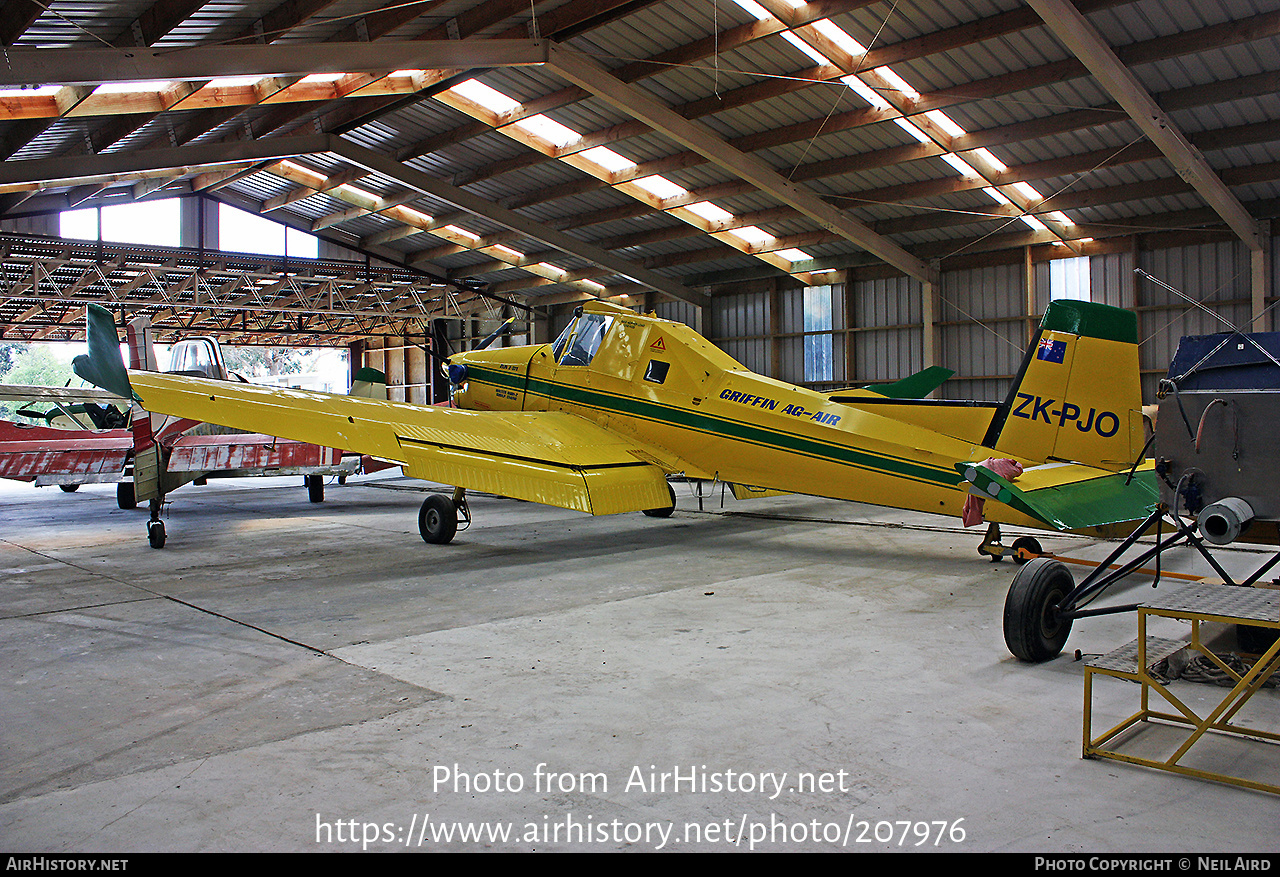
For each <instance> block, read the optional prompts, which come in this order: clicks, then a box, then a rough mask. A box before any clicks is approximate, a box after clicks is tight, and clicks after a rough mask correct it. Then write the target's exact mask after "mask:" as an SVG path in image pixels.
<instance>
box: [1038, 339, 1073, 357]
mask: <svg viewBox="0 0 1280 877" xmlns="http://www.w3.org/2000/svg"><path fill="white" fill-rule="evenodd" d="M1066 355H1067V342H1065V341H1054V340H1053V339H1052V338H1044V339H1042V340H1041V341H1040V344H1039V345H1038V346H1037V347H1036V359H1043V360H1044V361H1045V362H1059V363H1060V362H1062V359H1063V357H1065V356H1066Z"/></svg>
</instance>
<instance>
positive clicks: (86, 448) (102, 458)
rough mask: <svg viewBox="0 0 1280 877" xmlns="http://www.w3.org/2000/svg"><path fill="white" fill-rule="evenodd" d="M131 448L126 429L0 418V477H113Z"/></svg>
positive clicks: (130, 440) (107, 478) (117, 474)
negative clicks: (71, 426)
mask: <svg viewBox="0 0 1280 877" xmlns="http://www.w3.org/2000/svg"><path fill="white" fill-rule="evenodd" d="M132 450H133V434H132V433H130V432H129V430H127V429H111V430H104V431H101V432H95V431H92V430H84V429H52V428H50V427H47V426H30V425H27V424H22V423H11V422H9V421H7V420H0V478H13V479H16V480H18V481H32V480H35V479H37V478H41V477H54V478H56V477H58V476H68V477H74V478H78V479H80V480H84V481H93V480H112V481H116V480H119V477H120V474H121V473H122V472H123V471H124V465H125V462H126V461H127V460H128V457H129V453H130V452H131V451H132Z"/></svg>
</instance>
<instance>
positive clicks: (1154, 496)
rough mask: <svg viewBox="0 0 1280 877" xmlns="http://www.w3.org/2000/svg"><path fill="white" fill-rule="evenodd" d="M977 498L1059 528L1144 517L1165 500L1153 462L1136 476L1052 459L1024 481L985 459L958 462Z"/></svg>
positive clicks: (1034, 468) (1080, 527)
mask: <svg viewBox="0 0 1280 877" xmlns="http://www.w3.org/2000/svg"><path fill="white" fill-rule="evenodd" d="M956 469H957V470H959V472H960V474H961V475H963V476H964V477H965V480H966V481H968V482H969V483H970V484H972V487H971V488H970V491H971V492H972V493H973V494H975V495H976V496H981V497H984V498H989V499H993V500H995V501H997V502H1002V503H1004V504H1005V505H1007V506H1009V507H1010V508H1013V509H1016V510H1017V511H1019V512H1022V513H1023V514H1026V515H1030V516H1031V517H1033V518H1036V519H1037V520H1040V521H1043V522H1044V523H1046V524H1048V525H1049V526H1050V527H1053V528H1054V529H1057V530H1084V529H1088V528H1091V527H1103V526H1106V525H1109V524H1120V523H1124V522H1127V521H1141V520H1144V519H1145V518H1146V517H1147V516H1148V515H1150V514H1151V512H1152V511H1154V510H1155V507H1156V503H1157V502H1158V501H1159V499H1160V494H1159V490H1158V489H1157V487H1156V476H1155V472H1154V470H1153V469H1152V467H1151V464H1150V463H1148V464H1146V465H1145V466H1142V467H1139V468H1138V470H1137V471H1136V472H1134V473H1133V477H1132V478H1130V476H1129V473H1128V472H1107V471H1104V470H1100V469H1094V468H1092V467H1089V466H1083V465H1081V464H1079V463H1048V464H1045V465H1043V466H1032V467H1029V468H1027V469H1025V470H1023V473H1022V475H1021V476H1020V477H1019V478H1018V483H1017V484H1016V485H1015V484H1014V483H1013V482H1011V481H1008V480H1006V479H1004V478H1001V477H1000V476H999V475H997V474H996V473H995V472H992V471H991V470H990V469H988V468H986V467H985V466H983V465H982V464H980V463H957V464H956Z"/></svg>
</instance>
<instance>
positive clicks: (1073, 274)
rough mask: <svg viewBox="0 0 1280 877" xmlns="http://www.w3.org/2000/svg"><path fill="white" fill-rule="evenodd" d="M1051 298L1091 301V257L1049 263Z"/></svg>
mask: <svg viewBox="0 0 1280 877" xmlns="http://www.w3.org/2000/svg"><path fill="white" fill-rule="evenodd" d="M1049 298H1051V299H1059V298H1072V299H1076V300H1078V301H1088V300H1089V257H1088V256H1076V257H1075V258H1074V259H1054V260H1053V261H1052V262H1050V263H1049Z"/></svg>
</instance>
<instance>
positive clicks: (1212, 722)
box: [1083, 582, 1280, 795]
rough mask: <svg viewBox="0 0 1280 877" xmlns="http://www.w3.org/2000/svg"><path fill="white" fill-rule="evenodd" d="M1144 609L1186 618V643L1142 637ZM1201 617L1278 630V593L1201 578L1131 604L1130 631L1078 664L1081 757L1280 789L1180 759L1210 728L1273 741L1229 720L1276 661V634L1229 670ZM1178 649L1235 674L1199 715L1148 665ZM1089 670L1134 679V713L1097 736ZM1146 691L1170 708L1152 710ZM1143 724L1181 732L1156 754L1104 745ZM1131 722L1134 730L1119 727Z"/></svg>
mask: <svg viewBox="0 0 1280 877" xmlns="http://www.w3.org/2000/svg"><path fill="white" fill-rule="evenodd" d="M1152 616H1163V617H1166V618H1178V619H1183V620H1187V621H1190V622H1191V640H1190V642H1185V641H1182V640H1169V639H1162V638H1159V637H1154V636H1148V635H1147V621H1148V619H1150V618H1151V617H1152ZM1206 621H1212V622H1219V623H1224V624H1249V625H1253V626H1255V627H1265V628H1271V629H1277V630H1280V592H1278V591H1274V590H1269V589H1265V588H1248V587H1233V586H1230V585H1218V584H1207V583H1203V582H1201V583H1197V584H1192V585H1187V586H1185V587H1183V588H1180V589H1176V590H1173V591H1170V592H1168V593H1166V594H1161V595H1160V596H1159V597H1157V598H1156V599H1153V600H1151V601H1149V602H1147V603H1144V604H1142V605H1141V606H1139V607H1138V638H1137V639H1136V640H1134V641H1133V642H1131V643H1128V644H1127V645H1125V646H1122V647H1121V648H1119V649H1116V650H1115V651H1113V652H1111V653H1109V654H1107V655H1103V656H1102V657H1100V658H1095V659H1092V660H1090V661H1088V662H1086V663H1085V670H1084V752H1083V756H1084V757H1085V758H1110V759H1113V760H1115V761H1124V762H1128V763H1130V764H1140V765H1144V766H1146V767H1154V768H1158V769H1160V770H1167V771H1171V772H1173V773H1179V774H1185V775H1187V776H1194V777H1200V778H1201V779H1211V780H1217V781H1219V782H1224V783H1231V784H1233V785H1238V786H1243V787H1245V788H1250V789H1257V790H1259V791H1263V792H1271V793H1272V794H1277V795H1280V785H1277V784H1275V783H1266V782H1260V781H1258V780H1251V779H1247V778H1244V777H1238V776H1231V775H1228V774H1225V773H1216V772H1213V771H1210V770H1201V769H1197V768H1194V767H1189V766H1186V765H1185V764H1183V763H1182V761H1183V758H1184V756H1185V755H1186V754H1187V752H1188V751H1189V750H1190V749H1191V748H1192V747H1193V746H1195V745H1196V744H1197V743H1199V742H1200V741H1202V740H1203V739H1204V738H1205V736H1206V734H1208V733H1209V732H1210V731H1212V732H1214V733H1220V734H1228V735H1233V736H1236V737H1241V738H1249V739H1251V740H1254V741H1257V742H1262V743H1280V734H1277V733H1273V732H1271V731H1262V730H1257V729H1252V728H1246V727H1244V726H1242V725H1238V724H1235V723H1234V722H1233V721H1232V720H1233V719H1234V718H1235V716H1236V715H1237V714H1238V713H1239V712H1240V710H1241V708H1242V707H1244V705H1245V704H1246V703H1247V702H1248V701H1249V699H1250V698H1251V697H1253V695H1254V694H1255V693H1256V692H1257V691H1258V690H1259V689H1260V688H1261V687H1262V685H1263V683H1264V682H1266V680H1267V678H1268V677H1269V676H1270V675H1271V674H1272V673H1273V672H1275V670H1276V668H1277V667H1278V666H1280V638H1277V640H1276V641H1275V642H1274V643H1272V645H1271V647H1270V648H1268V649H1267V651H1266V652H1265V653H1264V654H1263V655H1262V656H1261V657H1260V658H1259V659H1258V661H1257V663H1255V664H1254V665H1253V667H1252V668H1250V669H1249V670H1248V671H1247V672H1245V674H1244V675H1243V676H1242V675H1240V674H1239V673H1236V672H1235V671H1234V670H1232V669H1231V668H1230V667H1229V666H1228V665H1227V663H1226V662H1225V661H1224V660H1223V659H1222V658H1221V657H1220V656H1218V655H1217V654H1215V653H1214V652H1213V650H1212V649H1211V648H1209V647H1208V646H1207V645H1206V644H1205V643H1204V641H1203V640H1202V638H1201V625H1202V624H1203V623H1204V622H1206ZM1184 648H1187V649H1192V650H1195V651H1197V652H1199V653H1201V654H1203V655H1205V656H1207V657H1208V658H1209V660H1211V661H1212V662H1213V663H1214V664H1215V665H1217V666H1218V667H1219V668H1220V669H1221V670H1222V671H1224V672H1225V673H1227V674H1229V676H1230V677H1231V678H1234V679H1235V680H1236V683H1235V685H1234V686H1233V687H1232V688H1231V689H1230V691H1228V692H1227V693H1226V694H1225V696H1224V697H1223V698H1222V700H1221V701H1220V702H1219V703H1218V704H1217V705H1216V706H1215V707H1213V709H1212V710H1210V711H1209V713H1208V714H1206V715H1204V716H1200V715H1199V714H1198V713H1196V712H1195V711H1194V710H1193V709H1191V708H1190V707H1189V706H1187V705H1186V704H1185V703H1183V702H1182V701H1181V700H1179V699H1178V698H1177V697H1176V696H1175V695H1174V694H1173V693H1172V692H1171V691H1170V690H1169V688H1168V687H1167V686H1166V685H1165V683H1164V682H1163V681H1162V680H1160V679H1159V678H1158V677H1156V676H1155V675H1154V674H1153V673H1152V672H1151V668H1152V667H1153V666H1154V665H1156V664H1158V663H1159V662H1160V661H1162V660H1164V659H1165V658H1168V657H1169V656H1171V655H1173V654H1174V653H1176V652H1178V651H1180V650H1182V649H1184ZM1094 674H1101V675H1103V676H1111V677H1115V678H1118V679H1127V680H1130V681H1132V682H1137V683H1138V684H1139V685H1140V686H1141V695H1140V697H1141V702H1140V708H1139V710H1138V712H1136V713H1134V714H1133V715H1131V716H1129V717H1128V718H1127V719H1125V720H1124V721H1122V722H1120V723H1119V724H1118V725H1116V726H1115V727H1113V728H1111V729H1110V730H1108V731H1106V732H1104V733H1103V734H1101V735H1099V736H1097V737H1094V736H1093V715H1092V713H1093V677H1094ZM1152 692H1155V693H1156V694H1158V695H1159V696H1160V698H1163V700H1164V701H1167V703H1168V704H1169V705H1171V706H1172V707H1173V709H1174V710H1175V711H1176V712H1172V713H1170V712H1161V711H1159V710H1157V709H1153V708H1152V702H1151V697H1150V696H1151V693H1152ZM1156 705H1157V706H1160V705H1161V704H1160V702H1159V700H1157V701H1156ZM1145 723H1160V724H1163V725H1165V726H1168V727H1174V728H1179V727H1181V728H1183V729H1185V730H1186V731H1187V732H1188V733H1187V735H1186V736H1185V739H1183V740H1182V742H1181V743H1180V744H1178V745H1177V746H1176V748H1175V750H1174V751H1173V753H1172V754H1171V755H1169V756H1168V758H1166V759H1164V760H1159V759H1156V758H1149V757H1145V756H1141V755H1135V754H1126V753H1124V752H1120V751H1119V750H1118V749H1115V748H1108V746H1115V745H1119V744H1121V743H1125V744H1128V743H1132V742H1133V741H1135V740H1136V738H1137V735H1138V732H1139V731H1141V730H1142V728H1141V726H1142V725H1144V724H1145ZM1131 729H1133V730H1134V733H1132V734H1129V733H1126V732H1129V731H1130V730H1131ZM1121 738H1123V739H1121Z"/></svg>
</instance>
